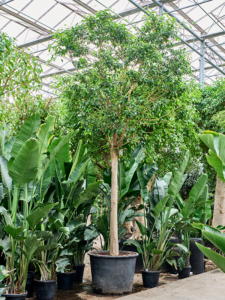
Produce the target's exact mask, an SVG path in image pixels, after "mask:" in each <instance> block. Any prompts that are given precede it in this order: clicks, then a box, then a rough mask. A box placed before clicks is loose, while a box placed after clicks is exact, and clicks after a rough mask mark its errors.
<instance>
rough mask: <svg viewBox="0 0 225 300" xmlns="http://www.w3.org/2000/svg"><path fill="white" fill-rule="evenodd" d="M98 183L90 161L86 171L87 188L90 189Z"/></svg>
mask: <svg viewBox="0 0 225 300" xmlns="http://www.w3.org/2000/svg"><path fill="white" fill-rule="evenodd" d="M95 181H96V176H95V168H94V166H93V163H92V161H89V163H88V166H87V171H86V187H89V186H90V185H91V184H92V183H94V182H95Z"/></svg>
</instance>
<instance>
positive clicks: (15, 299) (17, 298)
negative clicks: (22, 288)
mask: <svg viewBox="0 0 225 300" xmlns="http://www.w3.org/2000/svg"><path fill="white" fill-rule="evenodd" d="M1 296H2V297H5V299H6V300H7V299H10V300H25V299H26V297H27V292H26V293H24V294H2V295H1Z"/></svg>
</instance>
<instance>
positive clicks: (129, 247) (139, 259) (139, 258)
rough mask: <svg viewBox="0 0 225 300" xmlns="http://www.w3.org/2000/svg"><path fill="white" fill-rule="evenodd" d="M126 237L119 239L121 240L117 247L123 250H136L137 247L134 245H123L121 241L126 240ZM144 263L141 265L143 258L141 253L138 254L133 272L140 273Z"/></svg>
mask: <svg viewBox="0 0 225 300" xmlns="http://www.w3.org/2000/svg"><path fill="white" fill-rule="evenodd" d="M126 241H127V239H121V242H120V243H119V249H122V248H123V251H128V252H137V247H136V246H134V245H124V246H123V243H124V242H126ZM143 269H144V265H143V259H142V255H141V254H138V256H137V259H136V265H135V273H141V271H143Z"/></svg>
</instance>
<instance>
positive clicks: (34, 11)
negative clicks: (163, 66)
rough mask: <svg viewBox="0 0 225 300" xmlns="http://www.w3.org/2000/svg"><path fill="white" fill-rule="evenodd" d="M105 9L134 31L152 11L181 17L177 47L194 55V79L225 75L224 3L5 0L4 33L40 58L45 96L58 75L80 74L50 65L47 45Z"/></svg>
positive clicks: (65, 62)
mask: <svg viewBox="0 0 225 300" xmlns="http://www.w3.org/2000/svg"><path fill="white" fill-rule="evenodd" d="M105 8H109V9H110V10H111V11H112V12H113V13H114V14H115V22H123V23H124V24H126V25H127V26H128V28H130V29H131V28H132V26H134V25H137V26H141V22H142V21H143V20H144V16H145V15H146V14H147V12H146V9H147V8H149V9H151V10H153V11H155V12H157V13H159V14H162V13H165V14H169V15H171V16H173V17H175V18H176V20H177V22H178V23H180V24H181V29H180V30H179V38H180V42H177V47H185V48H186V51H187V52H190V53H191V57H192V62H191V65H192V71H193V76H194V78H196V80H199V81H200V83H203V82H205V83H206V84H210V83H212V82H213V81H215V80H216V79H218V78H220V77H221V76H223V75H225V1H224V0H178V1H174V0H161V1H159V0H151V1H145V0H0V31H3V32H6V33H7V34H8V35H9V36H11V37H15V38H16V40H17V43H18V45H19V47H20V48H26V49H27V51H29V52H30V53H32V54H33V55H35V56H39V58H40V62H41V64H42V67H43V73H42V74H41V77H42V83H43V89H42V91H41V92H42V93H43V94H45V95H52V96H53V97H54V96H55V93H54V90H52V88H51V82H52V80H53V78H52V76H53V75H54V74H63V73H68V74H72V72H73V71H74V67H73V64H72V63H71V60H70V58H69V57H65V58H63V59H62V58H61V57H58V58H57V59H56V61H55V62H54V63H50V64H48V63H47V61H48V59H49V52H48V50H47V47H48V45H49V44H51V43H52V39H53V35H54V32H55V31H56V30H57V29H62V28H63V27H64V26H66V27H71V26H74V25H75V24H76V23H79V22H81V21H82V19H83V18H84V16H85V15H87V14H91V15H94V14H95V13H96V11H98V10H102V9H105Z"/></svg>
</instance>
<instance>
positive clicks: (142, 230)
mask: <svg viewBox="0 0 225 300" xmlns="http://www.w3.org/2000/svg"><path fill="white" fill-rule="evenodd" d="M136 223H137V226H138V228H139V230H140V232H141V235H142V236H145V235H147V228H146V227H145V226H144V225H143V224H142V223H141V222H139V221H138V220H136Z"/></svg>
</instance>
